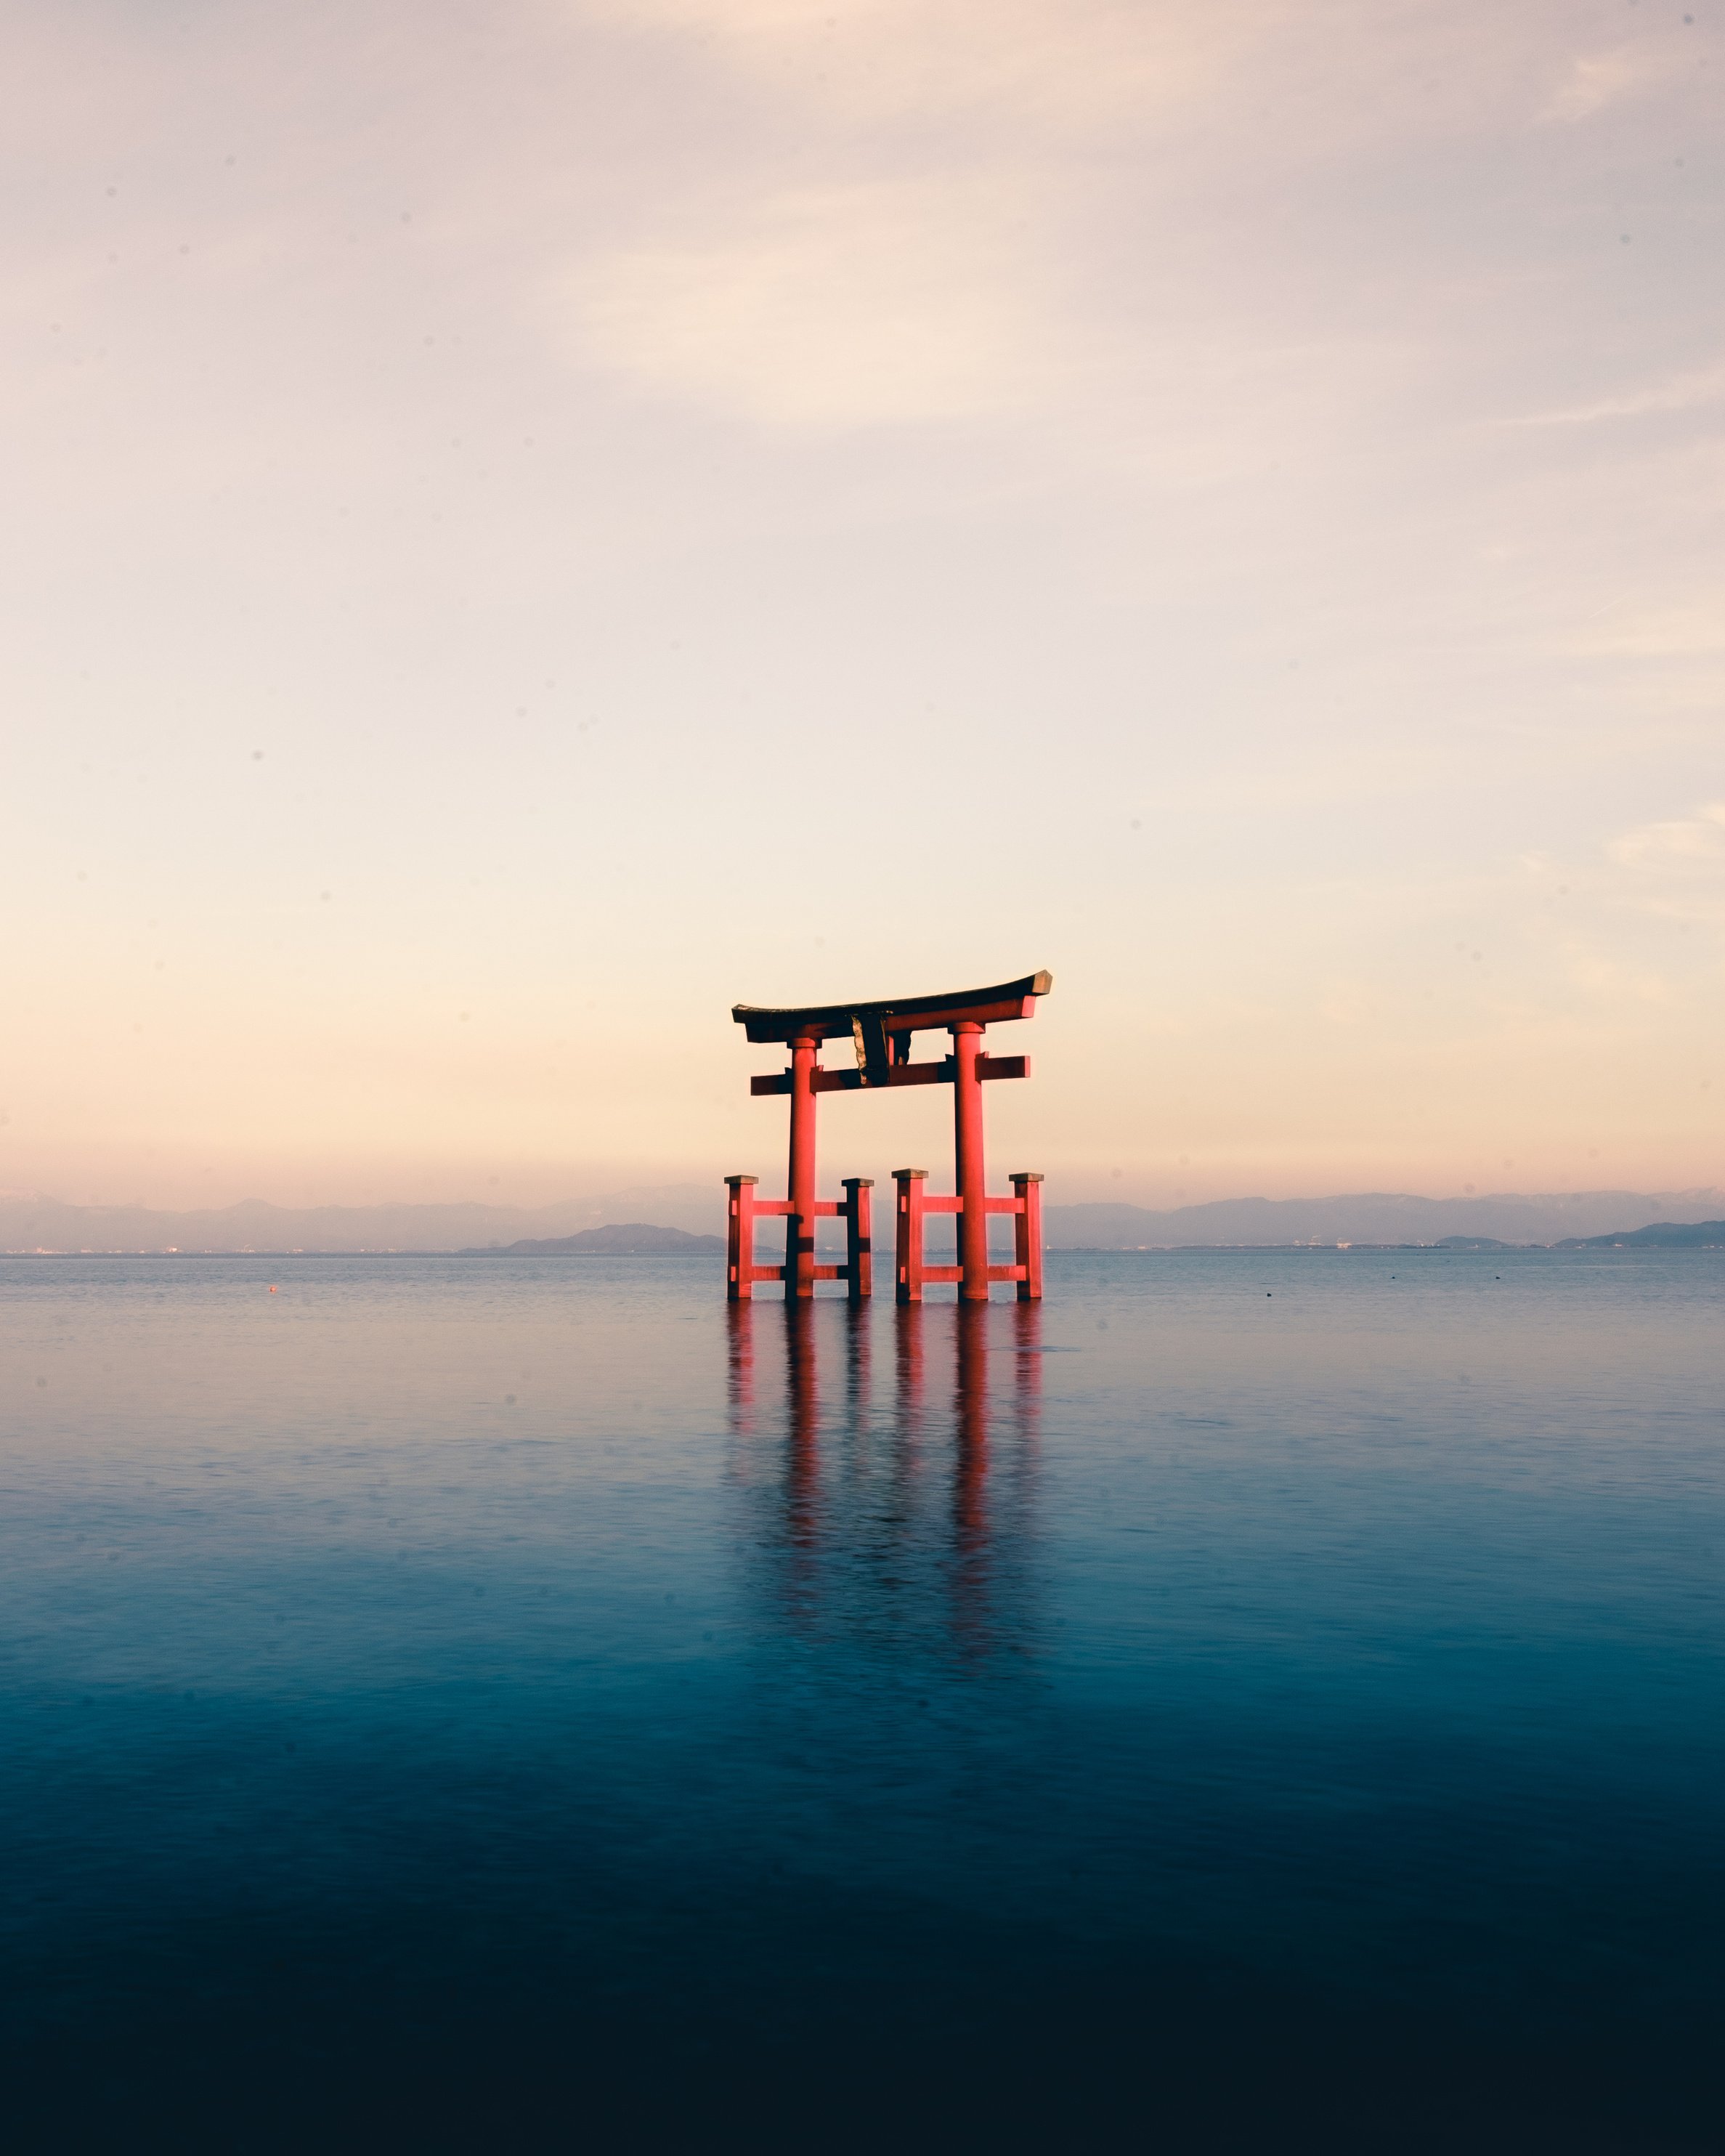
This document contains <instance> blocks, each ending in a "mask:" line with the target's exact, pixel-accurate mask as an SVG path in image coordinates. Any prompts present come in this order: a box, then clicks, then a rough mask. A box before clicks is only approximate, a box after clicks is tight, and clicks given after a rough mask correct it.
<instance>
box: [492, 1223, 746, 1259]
mask: <svg viewBox="0 0 1725 2156" xmlns="http://www.w3.org/2000/svg"><path fill="white" fill-rule="evenodd" d="M724 1247H725V1238H724V1237H723V1236H722V1235H686V1234H685V1232H684V1230H683V1229H680V1228H655V1227H652V1226H650V1225H649V1223H648V1222H646V1221H644V1220H619V1221H617V1222H615V1223H614V1224H613V1225H611V1226H610V1227H607V1228H583V1229H582V1231H581V1233H580V1234H579V1235H550V1236H542V1237H538V1238H535V1237H532V1236H527V1237H525V1238H523V1240H521V1241H520V1242H517V1243H504V1244H501V1245H500V1244H496V1243H490V1244H487V1245H485V1248H484V1249H483V1250H457V1251H456V1253H455V1255H456V1256H457V1257H458V1258H664V1257H705V1256H706V1255H708V1254H709V1253H712V1254H714V1255H716V1254H717V1253H719V1252H721V1251H722V1250H723V1249H724Z"/></svg>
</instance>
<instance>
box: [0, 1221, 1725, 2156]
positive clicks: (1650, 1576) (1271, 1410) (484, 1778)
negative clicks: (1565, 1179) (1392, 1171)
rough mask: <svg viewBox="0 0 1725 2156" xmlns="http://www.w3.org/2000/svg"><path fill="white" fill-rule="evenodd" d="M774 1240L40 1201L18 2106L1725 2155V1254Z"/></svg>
mask: <svg viewBox="0 0 1725 2156" xmlns="http://www.w3.org/2000/svg"><path fill="white" fill-rule="evenodd" d="M272 1284H273V1286H274V1289H275V1291H274V1292H271V1287H272ZM720 1295H721V1286H720V1282H719V1281H718V1280H717V1278H716V1276H715V1275H714V1273H713V1271H712V1270H711V1268H710V1267H709V1266H708V1265H706V1264H704V1263H700V1262H691V1261H687V1260H561V1261H560V1260H543V1261H534V1260H507V1259H490V1260H452V1259H413V1258H393V1259H387V1260H385V1259H357V1258H347V1259H343V1258H334V1259H317V1258H292V1259H288V1258H276V1259H207V1260H206V1259H186V1258H181V1259H157V1260H115V1259H106V1260H95V1259H91V1260H17V1259H13V1260H0V1408H3V1430H0V1557H3V1563H0V1796H3V1805H4V1810H3V1819H4V1822H5V1825H4V1839H3V1857H4V1866H5V1881H4V1896H3V1901H0V1968H3V1978H0V1993H3V1999H4V2006H5V2015H4V2021H3V2029H4V2053H5V2056H4V2060H3V2069H4V2084H3V2085H4V2088H5V2092H6V2093H5V2097H4V2104H5V2112H6V2117H7V2121H8V2128H7V2131H8V2139H9V2141H10V2144H11V2145H12V2146H13V2147H18V2148H29V2149H32V2150H34V2149H38V2148H40V2149H44V2150H45V2149H65V2148H114V2149H121V2148H138V2147H154V2146H160V2147H162V2148H178V2149H194V2148H195V2149H203V2148H212V2149H214V2148H220V2149H233V2150H249V2149H254V2148H255V2149H270V2150H274V2149H294V2150H299V2149H308V2148H325V2149H329V2148H341V2149H346V2148H415V2149H417V2148H452V2149H454V2148H460V2149H466V2148H503V2149H517V2148H520V2149H539V2148H559V2149H561V2148H583V2147H588V2148H622V2147H625V2146H629V2147H642V2146H646V2147H665V2148H689V2149H701V2148H732V2147H736V2148H789V2147H792V2146H797V2147H805V2146H808V2147H815V2148H865V2147H868V2148H875V2147H879V2146H882V2145H890V2146H896V2147H898V2148H919V2149H920V2148H943V2149H951V2148H990V2149H992V2148H1032V2147H1039V2148H1040V2147H1045V2146H1060V2147H1066V2148H1116V2147H1119V2146H1125V2147H1129V2148H1137V2147H1142V2148H1158V2149H1166V2150H1169V2151H1183V2150H1188V2149H1191V2150H1209V2149H1218V2150H1220V2149H1235V2148H1239V2149H1248V2148H1250V2149H1261V2148H1274V2147H1276V2146H1278V2145H1280V2146H1283V2147H1286V2146H1290V2145H1293V2146H1298V2147H1307V2146H1309V2147H1313V2148H1318V2147H1322V2148H1348V2149H1362V2150H1364V2149H1373V2150H1375V2149H1384V2150H1391V2149H1395V2150H1405V2149H1413V2150H1452V2149H1453V2150H1457V2151H1460V2150H1463V2149H1466V2150H1469V2151H1475V2150H1481V2149H1490V2150H1499V2149H1501V2150H1504V2151H1510V2150H1516V2151H1522V2150H1545V2149H1552V2150H1559V2149H1561V2150H1563V2151H1580V2150H1589V2151H1590V2150H1601V2151H1604V2150H1611V2151H1624V2152H1631V2151H1632V2152H1637V2156H1639V2152H1643V2151H1674V2152H1675V2151H1698V2150H1712V2149H1718V2148H1725V2102H1722V2096H1721V2083H1720V2076H1719V2074H1718V2070H1717V2066H1716V2063H1715V2061H1714V2056H1713V2054H1714V2052H1715V2051H1716V2050H1717V2022H1718V2020H1719V2017H1720V2013H1721V2008H1722V2005H1725V1982H1722V1979H1721V1973H1720V1958H1721V1940H1722V1938H1725V1839H1722V1835H1721V1828H1722V1823H1725V1822H1722V1814H1725V1802H1722V1795H1721V1792H1722V1789H1725V1628H1722V1622H1721V1620H1722V1615H1725V1609H1722V1602H1725V1595H1722V1561H1725V1409H1722V1401H1725V1387H1722V1383H1721V1378H1722V1359H1725V1358H1722V1353H1721V1342H1722V1318H1725V1262H1722V1261H1721V1260H1719V1259H1718V1258H1716V1257H1711V1256H1709V1255H1707V1254H1704V1253H1677V1254H1669V1255H1666V1254H1658V1253H1645V1252H1637V1253H1633V1254H1630V1253H1600V1254H1577V1255H1556V1254H1553V1255H1538V1256H1528V1257H1510V1258H1502V1259H1493V1258H1489V1257H1488V1258H1478V1257H1438V1256H1425V1257H1416V1256H1412V1255H1408V1256H1394V1257H1383V1256H1378V1255H1370V1254H1366V1253H1359V1252H1353V1253H1348V1254H1345V1255H1344V1254H1337V1253H1333V1252H1332V1253H1327V1254H1322V1255H1287V1256H1281V1255H1276V1256H1259V1255H1155V1254H1152V1255H1134V1254H1122V1255H1117V1256H1116V1255H1110V1256H1095V1257H1091V1256H1081V1255H1071V1256H1067V1257H1065V1258H1056V1259H1055V1260H1052V1261H1051V1264H1050V1300H1049V1301H1048V1302H1047V1303H1046V1304H1045V1306H1043V1307H1042V1308H1041V1309H1040V1310H1021V1309H1019V1307H1018V1306H1015V1305H1012V1304H1004V1303H1000V1304H995V1305H993V1306H989V1307H988V1308H987V1309H986V1310H982V1311H974V1312H961V1311H960V1310H959V1309H957V1307H956V1306H954V1305H952V1304H939V1305H935V1304H931V1305H929V1306H926V1307H925V1308H923V1309H922V1310H920V1311H906V1312H898V1311H895V1310H894V1308H893V1307H892V1306H891V1304H890V1303H886V1304H877V1305H876V1306H874V1307H873V1309H872V1310H869V1311H865V1312H862V1313H861V1314H860V1316H853V1314H852V1313H851V1312H850V1310H849V1309H848V1307H847V1306H845V1305H844V1304H843V1303H841V1302H828V1301H821V1302H819V1303H818V1304H817V1305H816V1306H814V1308H813V1309H806V1308H805V1309H803V1310H802V1311H800V1312H797V1311H793V1312H787V1311H786V1310H785V1308H784V1307H783V1306H782V1305H779V1304H776V1303H772V1302H764V1301H763V1302H762V1303H761V1304H759V1305H757V1306H755V1307H753V1308H752V1309H749V1308H743V1309H742V1310H739V1311H735V1312H727V1311H726V1306H725V1305H724V1304H723V1302H722V1301H721V1300H720Z"/></svg>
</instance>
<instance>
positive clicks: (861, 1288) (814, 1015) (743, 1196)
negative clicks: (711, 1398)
mask: <svg viewBox="0 0 1725 2156" xmlns="http://www.w3.org/2000/svg"><path fill="white" fill-rule="evenodd" d="M1053 986H1054V976H1053V975H1052V974H1051V973H1027V974H1026V975H1025V976H1024V979H1023V980H1021V981H1006V982H1003V983H1001V984H1000V985H999V987H996V988H962V989H959V990H957V991H956V992H955V993H951V994H947V995H935V996H897V997H891V998H886V999H883V1000H882V1001H880V1002H877V1003H859V1004H814V1005H810V1006H809V1007H807V1008H805V1009H800V1010H763V1009H758V1008H757V1006H756V1005H754V1004H737V1005H735V1006H734V1008H733V1009H732V1013H731V1015H732V1018H733V1019H736V1021H737V1024H739V1025H740V1026H742V1028H743V1029H744V1031H745V1033H746V1034H747V1037H748V1039H750V1040H754V1041H771V1040H782V1041H783V1042H784V1043H785V1044H786V1045H788V1048H789V1050H790V1051H791V1065H790V1068H789V1070H783V1071H775V1072H773V1074H772V1075H770V1076H768V1077H763V1078H755V1079H752V1080H751V1081H750V1083H749V1091H751V1092H752V1093H754V1094H763V1093H788V1094H789V1095H790V1097H791V1149H790V1173H789V1177H788V1188H787V1192H786V1195H785V1196H784V1197H783V1199H777V1198H757V1197H756V1195H755V1185H756V1183H757V1181H758V1180H759V1178H757V1177H756V1176H752V1175H727V1176H726V1178H725V1181H726V1184H727V1185H728V1186H729V1188H730V1193H731V1196H730V1201H729V1204H728V1206H727V1209H726V1210H727V1213H728V1216H729V1227H730V1234H729V1250H728V1253H727V1261H728V1267H729V1270H728V1274H727V1277H726V1295H727V1296H728V1297H729V1299H730V1300H731V1301H732V1302H747V1301H749V1300H750V1299H751V1296H752V1292H753V1289H754V1286H755V1283H756V1282H757V1281H778V1280H782V1281H783V1282H784V1291H785V1294H786V1296H787V1297H789V1296H810V1295H813V1294H814V1284H815V1282H816V1281H824V1280H830V1281H839V1280H842V1281H845V1283H846V1286H847V1288H848V1291H849V1293H850V1300H851V1301H853V1302H860V1301H863V1300H864V1299H865V1297H867V1296H869V1295H870V1294H871V1293H872V1292H873V1288H874V1258H873V1251H872V1247H871V1235H870V1226H871V1223H870V1198H869V1193H870V1191H871V1190H872V1189H873V1188H874V1185H873V1183H872V1182H871V1181H870V1179H869V1178H867V1177H866V1176H860V1175H851V1176H846V1177H845V1180H844V1188H845V1197H844V1198H843V1199H821V1198H818V1197H817V1196H816V1194H815V1164H814V1101H815V1096H816V1095H817V1094H819V1093H840V1092H843V1093H849V1092H864V1091H873V1090H874V1089H875V1088H877V1087H880V1086H951V1087H952V1127H953V1138H954V1144H953V1153H954V1165H955V1171H956V1172H955V1174H954V1178H953V1181H954V1184H955V1188H954V1190H953V1193H952V1196H951V1197H944V1196H934V1195H931V1194H930V1193H929V1192H928V1191H927V1189H926V1188H925V1187H924V1186H925V1185H926V1183H927V1180H928V1171H927V1168H895V1169H894V1170H893V1182H894V1184H895V1185H896V1204H895V1207H894V1214H895V1222H896V1230H897V1232H896V1238H895V1259H896V1265H895V1271H896V1279H895V1293H896V1297H897V1299H898V1301H900V1302H921V1301H922V1290H923V1286H924V1285H925V1283H927V1282H928V1281H957V1285H958V1294H959V1298H960V1300H961V1301H965V1302H986V1301H988V1288H989V1285H990V1283H991V1282H993V1281H1011V1282H1013V1283H1014V1285H1015V1286H1016V1287H1017V1290H1018V1298H1019V1301H1020V1302H1034V1301H1039V1300H1040V1297H1041V1294H1042V1189H1041V1185H1042V1178H1041V1177H1040V1175H1035V1174H1031V1173H1022V1174H1018V1175H1014V1176H1013V1177H1011V1178H1009V1180H1010V1181H1011V1183H1012V1187H1013V1195H1012V1196H1011V1197H1010V1198H990V1197H989V1195H988V1180H987V1173H986V1170H985V1168H984V1164H983V1091H982V1089H983V1083H984V1082H985V1081H987V1080H988V1079H992V1078H1028V1077H1029V1075H1030V1060H1029V1057H1028V1056H1025V1055H984V1054H983V1047H982V1039H983V1033H984V1031H985V1030H986V1029H987V1028H988V1027H989V1026H991V1025H999V1024H1004V1023H1005V1022H1006V1021H1008V1020H1009V1019H1024V1018H1034V1016H1035V1014H1036V998H1038V997H1039V996H1045V995H1046V994H1047V993H1048V992H1049V990H1050V988H1052V987H1053ZM936 1030H942V1031H945V1032H947V1033H949V1034H951V1035H952V1054H951V1055H946V1056H942V1058H941V1060H939V1061H938V1062H935V1063H914V1062H912V1061H911V1040H912V1038H913V1036H914V1035H915V1034H918V1033H927V1032H933V1031H936ZM834 1039H848V1040H850V1042H851V1043H852V1044H853V1045H854V1046H855V1051H856V1066H855V1069H854V1070H826V1069H824V1067H823V1066H822V1065H820V1064H819V1063H818V1062H817V1061H816V1060H815V1058H816V1056H817V1055H818V1054H819V1050H820V1046H821V1044H822V1042H823V1041H827V1040H834ZM931 1213H952V1214H957V1219H958V1263H957V1265H930V1264H928V1263H927V1260H926V1259H925V1258H924V1255H923V1228H924V1222H925V1219H926V1218H927V1215H928V1214H931ZM763 1214H765V1215H768V1216H769V1217H772V1216H778V1215H783V1219H784V1223H785V1255H784V1263H783V1265H757V1264H756V1263H755V1222H756V1221H757V1219H759V1218H761V1217H762V1215H763ZM989 1214H1011V1215H1012V1216H1013V1229H1014V1236H1013V1241H1014V1250H1013V1258H1014V1261H1013V1263H1012V1264H1011V1265H990V1264H989V1263H988V1216H989ZM818 1219H842V1220H843V1221H844V1222H845V1263H844V1264H843V1265H817V1264H816V1263H815V1259H814V1228H815V1223H816V1221H817V1220H818Z"/></svg>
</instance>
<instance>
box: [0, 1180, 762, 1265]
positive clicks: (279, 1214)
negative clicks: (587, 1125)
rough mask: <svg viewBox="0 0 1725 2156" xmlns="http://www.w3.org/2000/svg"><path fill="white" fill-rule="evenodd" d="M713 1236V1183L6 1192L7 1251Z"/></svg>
mask: <svg viewBox="0 0 1725 2156" xmlns="http://www.w3.org/2000/svg"><path fill="white" fill-rule="evenodd" d="M643 1215H645V1216H647V1217H648V1218H649V1219H651V1220H652V1221H653V1222H654V1224H655V1225H656V1226H659V1227H666V1228H682V1229H687V1230H689V1231H690V1232H691V1233H693V1234H697V1235H698V1234H705V1233H711V1231H712V1230H713V1229H716V1228H719V1227H721V1226H722V1225H723V1224H724V1219H725V1209H724V1193H723V1190H722V1189H714V1188H711V1187H709V1186H708V1185H706V1184H704V1183H662V1184H658V1185H655V1186H651V1187H645V1188H634V1189H629V1190H619V1191H614V1192H611V1193H609V1194H608V1195H606V1196H603V1197H600V1198H597V1199H593V1198H584V1199H572V1200H570V1201H568V1202H567V1203H566V1204H560V1205H544V1206H535V1207H531V1208H529V1207H526V1206H522V1205H316V1206H306V1207H303V1208H302V1207H297V1206H289V1205H268V1204H264V1202H263V1201H262V1200H261V1199H255V1198H252V1199H246V1200H244V1202H243V1203H242V1204H238V1205H226V1206H223V1207H222V1208H220V1209H211V1210H209V1211H207V1212H193V1213H171V1212H166V1211H157V1210H155V1209H151V1208H149V1207H146V1206H141V1205H69V1204H65V1203H64V1201H62V1200H61V1199H55V1198H44V1197H39V1196H29V1195H26V1194H23V1193H17V1192H10V1193H6V1194H4V1195H3V1196H0V1250H7V1251H14V1252H16V1251H28V1250H91V1251H96V1250H102V1251H106V1250H184V1251H198V1250H207V1251H221V1250H270V1251H289V1250H335V1251H342V1250H428V1251H429V1250H462V1249H471V1248H473V1247H475V1245H489V1244H494V1243H499V1244H509V1243H513V1242H516V1241H519V1240H521V1239H522V1238H524V1237H533V1238H548V1237H557V1236H562V1235H578V1234H580V1233H581V1231H582V1230H583V1229H587V1228H599V1227H605V1226H608V1225H610V1224H614V1223H617V1222H629V1221H638V1220H639V1219H641V1218H642V1217H643Z"/></svg>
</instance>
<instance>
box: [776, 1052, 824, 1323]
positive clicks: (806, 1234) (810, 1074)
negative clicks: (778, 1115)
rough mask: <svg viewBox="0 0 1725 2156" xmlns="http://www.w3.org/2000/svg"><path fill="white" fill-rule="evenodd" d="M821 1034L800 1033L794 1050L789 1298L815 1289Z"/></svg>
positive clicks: (786, 1240)
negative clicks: (816, 1103)
mask: <svg viewBox="0 0 1725 2156" xmlns="http://www.w3.org/2000/svg"><path fill="white" fill-rule="evenodd" d="M819 1045H820V1037H819V1034H813V1033H799V1034H796V1035H794V1036H793V1039H792V1040H791V1042H790V1050H791V1071H790V1077H791V1163H790V1174H789V1177H788V1180H787V1182H786V1183H785V1191H786V1194H787V1195H788V1198H789V1199H790V1212H789V1214H788V1216H787V1218H786V1220H785V1224H784V1291H785V1300H786V1301H789V1300H790V1299H791V1297H792V1296H811V1295H813V1294H814V1205H815V1199H814V1054H815V1050H816V1049H817V1048H819Z"/></svg>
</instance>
